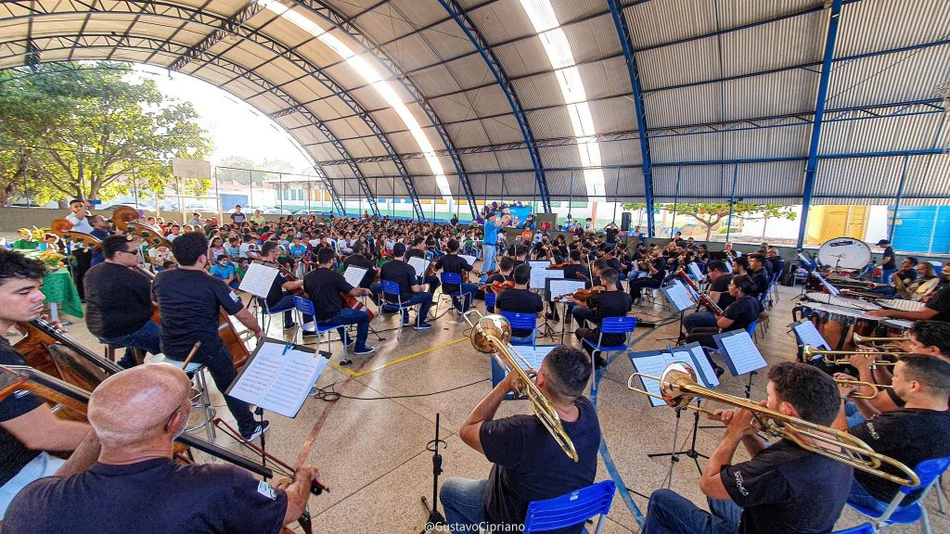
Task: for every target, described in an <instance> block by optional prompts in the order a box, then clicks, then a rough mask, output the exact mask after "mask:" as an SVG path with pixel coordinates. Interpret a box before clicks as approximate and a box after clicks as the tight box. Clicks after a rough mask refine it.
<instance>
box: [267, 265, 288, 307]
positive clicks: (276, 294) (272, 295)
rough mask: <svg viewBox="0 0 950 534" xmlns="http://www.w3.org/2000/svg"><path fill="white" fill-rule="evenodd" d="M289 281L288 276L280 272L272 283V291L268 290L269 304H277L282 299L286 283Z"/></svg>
mask: <svg viewBox="0 0 950 534" xmlns="http://www.w3.org/2000/svg"><path fill="white" fill-rule="evenodd" d="M286 283H287V277H285V276H284V274H283V273H280V272H278V273H277V276H275V277H274V281H273V282H271V284H270V291H268V292H267V305H268V306H276V305H277V303H278V302H280V299H282V298H284V284H286Z"/></svg>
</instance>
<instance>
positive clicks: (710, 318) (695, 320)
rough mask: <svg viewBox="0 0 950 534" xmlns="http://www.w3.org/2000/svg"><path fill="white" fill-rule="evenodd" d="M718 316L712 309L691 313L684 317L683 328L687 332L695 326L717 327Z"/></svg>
mask: <svg viewBox="0 0 950 534" xmlns="http://www.w3.org/2000/svg"><path fill="white" fill-rule="evenodd" d="M715 327H716V316H715V315H714V314H713V312H710V311H701V312H696V313H691V314H689V315H687V316H686V317H683V328H685V329H686V331H687V332H689V331H691V330H692V329H694V328H715Z"/></svg>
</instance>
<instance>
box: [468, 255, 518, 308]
mask: <svg viewBox="0 0 950 534" xmlns="http://www.w3.org/2000/svg"><path fill="white" fill-rule="evenodd" d="M513 272H514V260H512V259H511V258H509V257H508V256H503V257H501V258H499V259H498V272H496V273H492V274H491V276H489V277H488V278H486V281H485V284H494V283H495V282H498V283H501V284H503V283H505V282H508V281H512V280H514V278H513ZM487 291H492V290H491V289H487ZM485 293H486V290H483V289H482V288H481V287H480V288H478V291H476V292H475V298H476V299H481V300H484V299H485ZM489 311H491V310H489Z"/></svg>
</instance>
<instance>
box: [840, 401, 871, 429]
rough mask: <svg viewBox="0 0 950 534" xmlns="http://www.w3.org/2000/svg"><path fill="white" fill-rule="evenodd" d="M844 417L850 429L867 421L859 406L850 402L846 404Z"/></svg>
mask: <svg viewBox="0 0 950 534" xmlns="http://www.w3.org/2000/svg"><path fill="white" fill-rule="evenodd" d="M844 416H845V418H846V419H847V420H848V428H851V427H853V426H854V425H860V424H861V423H863V422H864V421H865V420H866V419H865V417H864V414H862V413H861V410H858V405H857V404H855V403H854V401H850V400H849V401H848V402H846V403H844Z"/></svg>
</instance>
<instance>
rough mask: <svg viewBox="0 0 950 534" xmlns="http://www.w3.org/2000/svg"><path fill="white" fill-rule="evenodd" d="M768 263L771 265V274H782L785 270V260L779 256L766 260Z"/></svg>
mask: <svg viewBox="0 0 950 534" xmlns="http://www.w3.org/2000/svg"><path fill="white" fill-rule="evenodd" d="M768 261H769V263H771V264H772V273H773V274H774V273H780V274H781V273H782V271H784V270H785V260H784V259H782V257H781V256H774V257H771V258H768Z"/></svg>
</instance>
